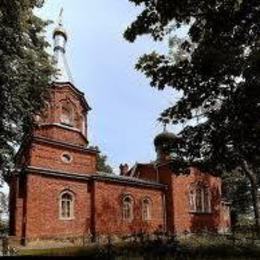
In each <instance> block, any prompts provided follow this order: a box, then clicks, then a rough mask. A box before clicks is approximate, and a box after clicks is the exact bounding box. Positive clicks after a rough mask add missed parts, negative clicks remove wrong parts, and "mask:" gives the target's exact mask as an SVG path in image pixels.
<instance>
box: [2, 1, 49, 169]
mask: <svg viewBox="0 0 260 260" xmlns="http://www.w3.org/2000/svg"><path fill="white" fill-rule="evenodd" d="M43 3H44V1H41V0H2V1H0V37H1V41H0V64H1V66H0V104H1V108H0V170H1V172H5V171H6V170H7V169H8V168H9V167H10V166H11V165H10V164H11V162H12V159H13V154H14V150H15V147H17V146H19V145H20V143H21V140H22V138H23V136H24V135H25V134H27V133H29V131H30V129H31V127H32V126H33V118H34V115H35V114H37V113H38V112H39V110H40V109H41V108H42V107H43V105H44V100H46V98H47V97H48V91H47V87H48V83H49V82H50V79H51V76H52V74H53V73H54V69H53V66H52V61H51V59H50V57H49V55H48V54H47V52H46V47H48V43H47V41H46V40H45V38H44V36H43V33H44V32H45V27H46V26H47V25H48V23H49V22H48V21H43V20H42V19H40V18H39V17H37V16H36V15H35V14H34V12H33V10H34V8H41V7H42V5H43Z"/></svg>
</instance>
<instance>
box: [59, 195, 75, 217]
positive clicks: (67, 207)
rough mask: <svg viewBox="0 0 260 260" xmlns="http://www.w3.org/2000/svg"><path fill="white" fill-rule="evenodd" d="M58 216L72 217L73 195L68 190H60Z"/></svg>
mask: <svg viewBox="0 0 260 260" xmlns="http://www.w3.org/2000/svg"><path fill="white" fill-rule="evenodd" d="M60 218H61V219H73V218H74V195H73V194H72V193H71V192H69V191H65V192H62V193H61V195H60Z"/></svg>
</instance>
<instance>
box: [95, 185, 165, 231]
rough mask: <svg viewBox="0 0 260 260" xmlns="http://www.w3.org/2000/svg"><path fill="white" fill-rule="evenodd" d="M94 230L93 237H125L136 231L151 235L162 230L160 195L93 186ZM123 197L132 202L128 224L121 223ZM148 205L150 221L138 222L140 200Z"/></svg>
mask: <svg viewBox="0 0 260 260" xmlns="http://www.w3.org/2000/svg"><path fill="white" fill-rule="evenodd" d="M94 190H95V191H94V192H95V196H94V201H95V204H94V205H95V208H94V209H95V226H96V233H97V234H129V233H133V232H139V231H140V230H143V231H147V232H152V231H154V230H156V229H158V228H159V226H161V227H163V226H164V209H163V192H162V191H160V190H156V189H151V188H145V187H131V186H127V185H122V184H116V183H108V182H96V183H95V187H94ZM123 194H129V195H130V196H132V198H133V199H134V219H133V220H132V222H130V223H128V222H125V221H123V219H122V198H123ZM145 197H148V198H149V199H150V200H151V202H152V208H151V220H149V221H147V222H145V221H143V220H142V211H141V205H142V204H141V203H142V199H143V198H145Z"/></svg>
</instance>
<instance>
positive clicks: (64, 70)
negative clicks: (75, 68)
mask: <svg viewBox="0 0 260 260" xmlns="http://www.w3.org/2000/svg"><path fill="white" fill-rule="evenodd" d="M63 11H64V10H63V8H61V10H60V14H59V19H58V26H57V28H55V30H54V32H53V39H54V59H55V61H56V68H57V69H58V71H59V73H58V75H57V77H55V79H54V82H73V80H72V76H71V72H70V69H69V66H68V63H67V58H66V43H67V40H68V35H67V33H66V30H65V29H64V28H63Z"/></svg>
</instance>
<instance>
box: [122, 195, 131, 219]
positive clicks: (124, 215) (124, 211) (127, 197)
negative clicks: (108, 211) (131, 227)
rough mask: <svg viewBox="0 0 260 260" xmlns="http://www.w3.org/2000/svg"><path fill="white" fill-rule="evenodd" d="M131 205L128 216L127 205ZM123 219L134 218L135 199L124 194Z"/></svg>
mask: <svg viewBox="0 0 260 260" xmlns="http://www.w3.org/2000/svg"><path fill="white" fill-rule="evenodd" d="M127 199H129V202H125V200H127ZM125 203H127V204H128V206H130V209H129V214H130V215H129V217H126V210H128V209H126V208H125V207H126V205H127V204H125ZM122 219H123V221H124V222H132V221H133V219H134V199H133V198H132V196H130V195H124V196H123V198H122Z"/></svg>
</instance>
